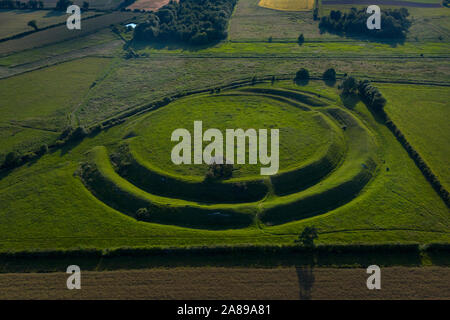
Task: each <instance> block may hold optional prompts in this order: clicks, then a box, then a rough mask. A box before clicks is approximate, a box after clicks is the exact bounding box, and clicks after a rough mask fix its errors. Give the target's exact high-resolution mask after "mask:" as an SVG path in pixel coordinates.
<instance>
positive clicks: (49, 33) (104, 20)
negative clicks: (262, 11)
mask: <svg viewBox="0 0 450 320" xmlns="http://www.w3.org/2000/svg"><path fill="white" fill-rule="evenodd" d="M135 15H136V13H131V12H114V13H110V14H105V15H102V16H100V17H96V18H91V19H87V20H82V21H81V30H68V29H67V27H66V26H65V25H62V26H58V27H54V28H50V29H47V30H43V31H39V32H34V33H32V34H30V35H28V36H25V37H23V38H18V39H14V40H9V41H6V42H3V43H0V55H6V54H10V53H13V52H17V51H23V50H27V49H32V48H36V47H42V46H45V45H49V44H52V43H57V42H61V41H65V40H69V39H75V38H78V37H82V36H85V35H89V34H92V33H95V32H97V31H99V30H102V29H105V28H108V27H109V26H110V25H112V24H116V23H122V22H125V21H128V20H129V19H131V18H133V17H134V16H135Z"/></svg>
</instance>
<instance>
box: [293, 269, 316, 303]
mask: <svg viewBox="0 0 450 320" xmlns="http://www.w3.org/2000/svg"><path fill="white" fill-rule="evenodd" d="M295 271H296V272H297V280H298V288H299V298H300V300H311V289H312V287H313V286H314V282H315V281H316V278H315V276H314V268H313V267H312V266H310V265H305V266H300V267H295Z"/></svg>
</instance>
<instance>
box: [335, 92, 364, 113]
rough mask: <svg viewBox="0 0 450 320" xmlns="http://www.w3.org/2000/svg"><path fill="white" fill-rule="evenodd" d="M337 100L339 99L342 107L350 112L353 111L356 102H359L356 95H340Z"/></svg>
mask: <svg viewBox="0 0 450 320" xmlns="http://www.w3.org/2000/svg"><path fill="white" fill-rule="evenodd" d="M339 98H340V99H341V102H342V104H343V105H344V107H346V108H347V109H350V110H353V109H355V107H356V105H357V104H358V102H360V101H361V99H360V98H359V96H358V95H357V94H346V95H344V94H340V95H339Z"/></svg>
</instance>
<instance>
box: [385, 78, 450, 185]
mask: <svg viewBox="0 0 450 320" xmlns="http://www.w3.org/2000/svg"><path fill="white" fill-rule="evenodd" d="M379 87H380V89H381V90H382V91H383V94H384V95H385V96H386V98H387V99H388V101H389V103H388V105H387V106H386V111H387V113H388V114H389V116H390V117H391V118H392V120H393V121H394V122H395V123H396V124H397V126H398V127H399V128H400V130H401V131H402V132H403V134H404V135H405V136H406V138H407V139H408V141H409V142H410V143H411V144H412V146H413V147H414V148H415V149H416V150H417V151H418V152H419V154H421V155H422V157H423V158H424V159H425V161H426V162H427V163H428V165H429V166H431V169H432V170H433V172H434V173H435V174H436V175H437V176H438V178H439V180H440V181H441V182H442V183H443V185H444V187H445V188H446V189H447V190H450V169H449V167H448V159H449V158H450V147H449V145H448V143H447V140H448V139H447V138H448V137H449V134H450V125H449V123H448V121H447V119H446V117H445V116H443V115H446V114H448V112H449V108H450V106H449V105H448V101H449V100H450V90H449V89H448V88H445V87H426V86H422V87H421V86H419V87H416V86H408V85H380V86H379Z"/></svg>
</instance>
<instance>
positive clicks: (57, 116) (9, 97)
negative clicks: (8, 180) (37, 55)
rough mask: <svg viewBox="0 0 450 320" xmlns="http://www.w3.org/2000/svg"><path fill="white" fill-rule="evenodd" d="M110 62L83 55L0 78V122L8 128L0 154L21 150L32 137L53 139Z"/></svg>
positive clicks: (34, 138)
mask: <svg viewBox="0 0 450 320" xmlns="http://www.w3.org/2000/svg"><path fill="white" fill-rule="evenodd" d="M109 63H110V59H102V58H86V59H83V60H77V61H73V62H68V63H64V64H61V65H57V66H53V67H50V68H46V69H43V70H38V71H35V72H31V73H26V74H23V75H20V76H17V77H12V78H9V79H4V80H0V84H1V85H0V96H1V97H2V106H1V112H2V118H1V120H0V123H1V125H2V126H6V128H10V129H8V130H6V131H4V130H2V135H3V137H4V139H1V142H0V146H1V152H0V153H1V154H3V155H5V154H6V153H7V152H9V151H12V150H22V148H21V147H23V144H25V143H27V144H28V146H29V145H30V144H32V143H31V140H35V141H37V142H38V143H41V142H42V141H45V142H46V143H49V142H54V141H55V135H57V133H58V132H60V131H62V130H63V129H64V128H65V126H67V125H68V124H69V122H70V117H69V115H70V113H71V112H72V111H74V110H75V109H76V108H77V106H78V104H79V103H80V102H81V101H82V99H83V97H84V96H85V95H86V93H87V91H88V90H89V87H90V86H91V84H92V83H93V82H94V81H95V80H96V79H97V77H99V76H100V75H101V71H102V70H103V69H104V68H105V67H106V66H107V65H108V64H109ZM61 80H64V81H61ZM17 92H24V94H19V95H18V94H17ZM55 92H58V94H57V95H55V94H54V93H55ZM14 128H15V129H14ZM30 136H33V139H31V140H30V139H29V137H30ZM40 137H42V138H40ZM38 146H39V145H37V147H38ZM31 149H34V148H31ZM25 150H26V149H25Z"/></svg>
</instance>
